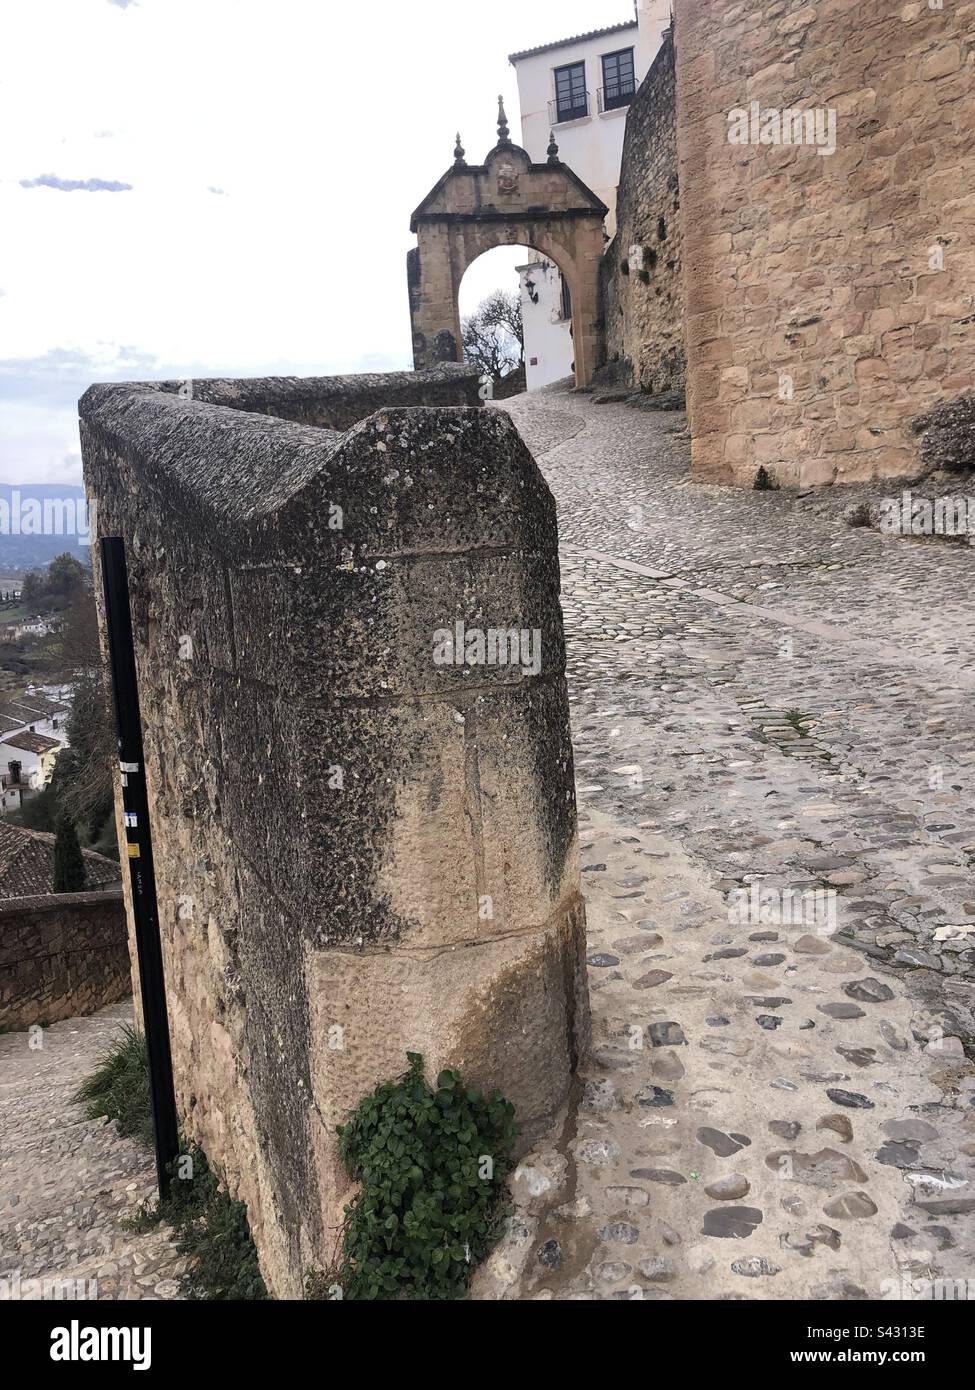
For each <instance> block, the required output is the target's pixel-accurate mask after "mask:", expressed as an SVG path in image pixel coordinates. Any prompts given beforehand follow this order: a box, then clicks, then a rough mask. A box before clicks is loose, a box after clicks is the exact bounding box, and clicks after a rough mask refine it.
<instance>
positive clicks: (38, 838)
mask: <svg viewBox="0 0 975 1390" xmlns="http://www.w3.org/2000/svg"><path fill="white" fill-rule="evenodd" d="M54 838H55V837H54V836H53V835H49V834H47V833H46V832H45V831H42V830H23V829H22V828H21V827H20V826H19V825H9V824H7V823H6V822H4V821H0V898H31V897H37V896H41V895H43V894H46V893H50V892H51V887H52V884H53V882H54ZM81 853H82V857H83V858H84V861H85V877H86V882H85V889H86V891H87V892H95V891H97V890H98V889H101V888H108V887H111V885H112V884H115V883H121V881H122V867H121V865H120V864H117V863H116V861H115V860H114V859H108V858H107V857H106V856H105V855H104V854H95V852H94V851H93V850H90V849H83V850H82V851H81Z"/></svg>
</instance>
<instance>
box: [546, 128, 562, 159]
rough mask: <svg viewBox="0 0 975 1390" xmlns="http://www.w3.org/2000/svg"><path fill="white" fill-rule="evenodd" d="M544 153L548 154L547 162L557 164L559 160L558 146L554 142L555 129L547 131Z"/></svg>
mask: <svg viewBox="0 0 975 1390" xmlns="http://www.w3.org/2000/svg"><path fill="white" fill-rule="evenodd" d="M545 153H546V154H547V155H548V162H549V164H558V163H559V162H560V161H559V147H558V145H557V144H556V143H555V131H554V130H550V131H549V133H548V149H547V150H546V151H545Z"/></svg>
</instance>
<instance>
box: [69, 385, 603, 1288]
mask: <svg viewBox="0 0 975 1390" xmlns="http://www.w3.org/2000/svg"><path fill="white" fill-rule="evenodd" d="M374 380H375V379H373V382H374ZM398 384H399V381H398V379H394V380H393V382H391V386H395V385H398ZM413 385H414V388H415V390H416V393H417V396H418V398H420V399H422V398H423V396H424V395H425V394H429V393H430V392H431V391H438V392H443V391H446V390H447V389H448V388H449V389H450V390H452V391H453V393H454V399H455V401H457V400H459V401H463V400H465V399H469V398H470V397H469V393H470V392H471V391H474V392H475V393H476V389H477V376H476V373H474V372H473V371H471V370H470V369H468V368H464V367H462V366H459V365H457V366H445V367H442V368H439V369H436V370H433V371H430V372H421V373H417V374H415V376H414V377H413ZM288 389H289V391H292V390H294V389H297V390H298V391H299V393H300V389H301V388H300V385H299V387H297V388H294V387H289V388H288ZM306 389H307V392H308V395H309V400H308V401H306V402H305V403H304V405H303V406H302V408H301V411H300V413H299V418H314V417H315V416H316V415H317V411H318V407H317V406H316V405H315V402H314V400H313V399H311V398H312V397H314V396H315V394H316V393H317V392H319V391H320V390H321V385H320V383H310V384H309V385H308V386H307V388H306ZM378 389H379V393H380V396H381V395H382V394H383V387H382V385H381V384H380V386H379V388H378ZM350 390H351V391H352V393H353V395H354V391H355V384H354V379H353V382H352V385H351V387H350ZM205 391H206V394H207V395H208V396H209V400H206V401H205V400H203V399H201V396H202V394H203V392H200V391H195V392H194V395H193V397H192V398H188V397H187V396H186V395H185V394H184V395H182V396H181V395H179V394H177V393H174V392H172V391H169V390H160V389H157V388H155V387H152V386H138V385H136V386H133V385H124V386H102V387H94V388H92V389H91V390H90V391H89V392H88V393H87V394H86V396H85V397H84V398H83V401H82V405H81V414H82V447H83V453H84V461H85V475H86V481H87V486H88V490H89V494H90V495H91V496H92V497H93V498H94V499H96V500H97V504H98V506H97V519H98V529H99V533H100V534H120V535H122V536H124V538H125V542H126V550H127V555H128V563H129V571H130V591H131V599H132V607H133V622H134V628H135V641H136V652H137V667H138V676H139V682H140V690H141V702H142V715H143V724H144V729H145V745H146V746H145V753H146V777H147V783H148V787H149V794H150V806H151V810H152V831H153V839H154V851H155V860H156V867H157V879H158V892H159V904H160V921H161V933H162V939H163V955H164V962H165V969H166V977H167V987H168V999H169V1009H170V1019H171V1033H172V1040H173V1053H174V1068H175V1074H176V1087H177V1101H178V1106H179V1110H180V1114H181V1122H182V1124H183V1126H184V1129H185V1131H186V1132H188V1133H189V1134H191V1135H192V1136H194V1137H195V1138H196V1139H197V1140H199V1141H200V1142H201V1143H202V1145H203V1147H204V1149H205V1150H206V1152H207V1153H208V1155H209V1157H210V1158H211V1160H212V1161H213V1162H215V1163H216V1165H217V1168H218V1170H219V1171H221V1172H222V1173H223V1174H224V1175H225V1176H226V1178H227V1180H228V1183H229V1185H230V1187H231V1189H232V1190H233V1191H234V1192H235V1193H236V1194H238V1195H239V1196H240V1197H242V1198H243V1200H244V1201H245V1202H246V1204H247V1208H248V1214H249V1219H250V1223H251V1228H252V1230H253V1232H254V1237H255V1241H256V1243H257V1248H258V1253H259V1256H260V1260H261V1266H262V1270H263V1271H264V1275H265V1278H266V1279H267V1281H268V1284H269V1286H270V1287H271V1289H272V1291H273V1292H274V1293H275V1294H277V1295H279V1296H282V1295H287V1296H296V1295H297V1296H300V1292H301V1287H302V1280H303V1276H304V1274H305V1272H306V1271H307V1270H308V1269H309V1268H313V1267H317V1268H322V1267H324V1265H325V1263H326V1262H327V1261H328V1260H329V1259H330V1257H331V1255H332V1254H333V1251H334V1246H335V1240H336V1225H337V1222H338V1221H339V1220H340V1216H341V1203H342V1200H343V1199H344V1198H345V1197H346V1196H347V1195H348V1183H347V1181H346V1179H345V1177H344V1174H343V1173H342V1172H341V1171H340V1168H339V1165H338V1161H337V1157H336V1152H335V1126H336V1125H337V1124H339V1123H341V1122H342V1120H343V1119H345V1118H346V1116H347V1114H348V1112H349V1110H350V1109H351V1108H352V1107H353V1106H354V1105H355V1104H356V1103H357V1102H358V1101H359V1100H360V1099H361V1098H362V1097H363V1096H364V1095H365V1094H366V1093H367V1092H368V1091H370V1090H371V1089H372V1088H373V1087H374V1086H375V1085H376V1084H377V1083H378V1082H380V1081H382V1080H385V1079H389V1078H391V1077H394V1076H396V1075H399V1074H400V1073H401V1072H402V1071H403V1070H404V1069H405V1066H406V1056H405V1054H406V1052H407V1050H415V1051H418V1052H421V1053H423V1055H424V1057H425V1059H426V1064H427V1067H428V1071H429V1072H430V1073H432V1074H434V1075H435V1074H436V1071H437V1070H438V1069H439V1068H440V1067H443V1066H446V1065H450V1066H456V1067H458V1068H459V1069H460V1070H461V1071H462V1072H463V1073H464V1075H465V1076H467V1077H470V1079H471V1081H472V1083H474V1084H484V1085H487V1086H492V1087H493V1086H495V1085H496V1086H499V1087H500V1088H501V1089H502V1090H503V1091H505V1092H506V1094H507V1095H508V1096H509V1098H510V1099H511V1100H512V1101H513V1102H514V1104H515V1106H516V1109H517V1111H518V1113H519V1118H520V1120H521V1122H522V1124H523V1125H524V1126H525V1142H531V1140H532V1138H533V1137H534V1136H536V1135H537V1134H538V1133H539V1132H540V1131H541V1130H542V1129H544V1128H545V1127H547V1126H548V1125H549V1124H550V1123H551V1121H552V1119H553V1118H554V1116H555V1114H556V1113H557V1112H558V1110H559V1108H560V1106H561V1105H562V1104H563V1102H564V1101H565V1099H566V1096H567V1093H568V1087H569V1084H570V1078H571V1073H572V1068H573V1063H574V1058H575V1055H576V1053H577V1052H578V1051H579V1050H580V1049H581V1048H583V1047H584V1046H585V1043H586V1030H587V1026H588V1011H587V997H586V993H585V984H584V964H583V937H584V923H583V910H582V903H581V898H580V888H579V865H578V851H577V842H576V833H575V803H574V784H573V775H572V757H571V749H570V744H569V736H568V713H567V698H566V687H565V679H564V640H563V634H562V623H561V612H560V609H559V601H558V589H559V571H558V558H557V538H556V528H555V511H554V504H553V501H552V498H551V495H550V493H549V492H548V489H547V487H546V485H545V483H544V481H543V479H542V477H541V474H540V473H539V471H538V469H537V467H536V465H535V463H534V460H533V459H532V458H531V456H530V454H529V453H528V452H527V450H526V449H525V446H524V445H523V444H522V442H521V439H520V437H519V435H518V434H517V432H516V430H515V428H514V426H513V425H512V423H511V421H510V419H509V418H508V416H506V415H504V414H502V413H501V412H499V411H494V410H484V409H471V408H467V407H464V406H459V405H454V406H440V407H435V408H412V407H404V406H396V407H394V408H392V409H389V410H381V411H379V412H376V413H373V414H370V415H369V416H368V418H367V419H365V420H363V421H362V422H361V423H360V424H358V425H357V426H355V427H354V428H352V429H351V430H350V431H349V432H348V433H345V434H340V433H335V432H332V431H328V430H323V429H320V428H312V427H309V426H307V425H305V424H298V423H294V422H293V421H292V420H283V419H280V418H271V417H270V416H268V415H261V414H255V413H252V412H250V411H247V412H242V411H240V410H237V409H234V408H230V407H231V406H232V405H234V404H236V403H237V402H238V401H240V400H245V401H253V400H257V399H260V400H263V401H268V402H273V401H275V400H276V399H278V397H279V386H278V384H277V383H274V382H270V383H266V382H263V383H256V384H255V383H243V382H242V383H226V384H225V385H216V384H214V383H210V384H209V385H208V386H207V387H206V388H205ZM290 399H291V404H290V406H289V409H292V408H293V407H294V404H295V402H294V398H293V396H292V397H291V398H290ZM475 399H476V394H475ZM363 401H364V404H365V409H366V411H367V413H368V412H369V411H370V410H372V408H373V406H374V404H375V396H374V394H373V390H372V386H370V389H369V391H368V392H367V393H364V396H363ZM349 409H350V411H352V412H353V413H354V403H353V401H352V398H351V397H350V400H349ZM337 509H340V511H339V510H337ZM339 519H340V520H341V526H340V527H338V526H336V525H335V523H336V521H337V520H339ZM456 621H463V622H464V623H465V624H466V625H467V626H468V627H469V628H470V627H481V628H486V627H489V626H494V625H503V626H505V627H516V628H519V629H521V628H525V629H534V628H537V629H540V631H541V633H542V661H541V667H540V669H539V671H538V674H536V675H528V676H520V675H519V673H518V671H517V670H515V669H513V668H512V667H511V666H494V667H487V666H484V667H470V666H438V665H436V664H434V662H433V659H432V653H433V643H434V635H435V633H436V632H437V631H438V630H440V629H448V628H452V626H453V624H454V623H455V622H456ZM117 804H118V798H117ZM123 838H124V831H123Z"/></svg>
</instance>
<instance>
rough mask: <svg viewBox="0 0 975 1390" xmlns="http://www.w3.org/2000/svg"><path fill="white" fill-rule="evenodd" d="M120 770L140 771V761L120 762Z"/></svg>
mask: <svg viewBox="0 0 975 1390" xmlns="http://www.w3.org/2000/svg"><path fill="white" fill-rule="evenodd" d="M119 771H121V772H138V771H139V764H138V763H119Z"/></svg>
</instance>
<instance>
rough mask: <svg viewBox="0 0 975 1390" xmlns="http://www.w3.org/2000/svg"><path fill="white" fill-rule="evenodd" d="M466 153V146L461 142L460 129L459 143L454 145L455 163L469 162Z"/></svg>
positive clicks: (458, 133) (458, 134)
mask: <svg viewBox="0 0 975 1390" xmlns="http://www.w3.org/2000/svg"><path fill="white" fill-rule="evenodd" d="M465 153H466V151H465V149H464V146H463V145H462V144H461V143H460V131H459V130H458V132H457V144H456V145H455V146H454V163H455V164H465V163H466V162H467V161H466V160H465V159H464V155H465Z"/></svg>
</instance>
